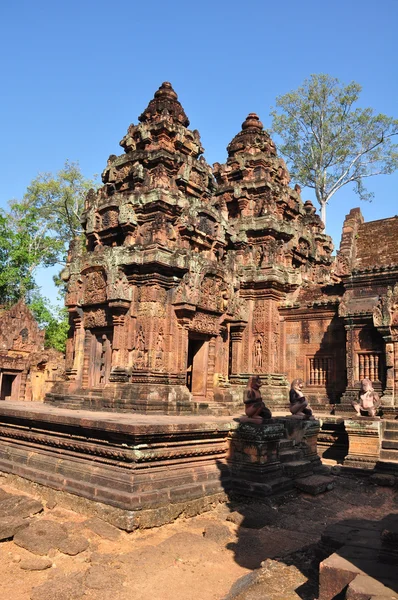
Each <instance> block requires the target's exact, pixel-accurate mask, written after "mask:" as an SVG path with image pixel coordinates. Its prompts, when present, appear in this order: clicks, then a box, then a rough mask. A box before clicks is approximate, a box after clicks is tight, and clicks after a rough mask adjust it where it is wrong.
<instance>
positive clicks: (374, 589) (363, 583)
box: [346, 574, 398, 600]
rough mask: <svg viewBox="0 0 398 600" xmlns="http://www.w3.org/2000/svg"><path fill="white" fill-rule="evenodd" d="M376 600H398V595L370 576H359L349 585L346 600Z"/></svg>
mask: <svg viewBox="0 0 398 600" xmlns="http://www.w3.org/2000/svg"><path fill="white" fill-rule="evenodd" d="M375 598H379V599H380V598H388V599H389V600H392V599H393V598H394V599H396V600H398V595H397V594H396V593H395V592H394V591H393V590H391V589H390V588H387V587H386V586H385V585H383V584H382V583H380V581H377V579H374V578H373V577H369V575H362V574H361V575H357V576H356V577H355V579H354V580H353V581H351V583H350V584H349V585H348V588H347V592H346V600H370V599H371V600H375Z"/></svg>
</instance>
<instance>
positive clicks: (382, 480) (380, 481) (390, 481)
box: [369, 473, 397, 487]
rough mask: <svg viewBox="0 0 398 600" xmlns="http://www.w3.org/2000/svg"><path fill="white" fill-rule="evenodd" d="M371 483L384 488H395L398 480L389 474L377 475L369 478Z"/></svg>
mask: <svg viewBox="0 0 398 600" xmlns="http://www.w3.org/2000/svg"><path fill="white" fill-rule="evenodd" d="M369 481H370V483H374V484H375V485H380V486H382V487H394V485H395V483H396V481H397V480H396V478H395V477H394V475H389V474H388V473H375V474H374V475H371V476H370V477H369Z"/></svg>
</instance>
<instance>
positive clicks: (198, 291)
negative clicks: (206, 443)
mask: <svg viewBox="0 0 398 600" xmlns="http://www.w3.org/2000/svg"><path fill="white" fill-rule="evenodd" d="M188 127H189V120H188V118H187V116H186V114H185V112H184V109H183V108H182V106H181V104H180V102H179V101H178V99H177V94H176V93H175V92H174V90H173V88H172V87H171V85H170V84H169V83H163V84H162V86H161V87H160V88H159V90H158V91H157V92H156V93H155V97H154V99H153V100H151V101H150V103H149V105H148V107H147V108H146V109H145V110H144V112H143V113H142V114H141V116H140V117H139V124H138V125H130V127H129V128H128V131H127V134H126V135H125V137H124V138H123V139H122V141H121V142H120V144H121V146H122V148H123V150H124V153H123V154H122V155H121V156H114V155H111V156H110V157H109V159H108V164H107V166H106V168H105V170H104V172H103V174H102V179H103V184H104V185H103V187H101V188H100V189H99V190H98V192H96V193H95V192H94V191H91V192H90V193H89V194H88V196H87V200H86V206H85V210H84V213H83V216H82V222H83V225H84V227H85V232H86V248H85V249H84V250H83V251H81V250H80V249H79V247H78V244H75V245H74V246H72V247H71V251H70V257H69V262H68V266H67V268H66V269H65V270H64V272H63V277H64V279H65V280H66V281H68V294H67V298H66V304H67V306H68V309H69V314H70V323H71V333H70V338H69V340H68V346H67V357H66V375H67V380H66V381H65V382H62V383H57V384H56V385H55V387H54V388H53V391H52V393H51V394H49V395H48V396H47V401H48V402H52V403H54V404H57V405H59V406H63V407H65V408H67V407H69V408H88V409H100V410H117V411H123V410H124V411H138V412H148V413H150V412H151V413H153V412H158V413H166V414H181V413H208V414H209V413H210V414H219V415H222V414H225V415H228V414H233V413H236V412H237V411H239V410H240V407H241V406H242V399H243V392H244V388H245V386H246V383H247V380H248V378H249V376H250V375H251V374H260V375H261V377H262V378H263V380H264V387H263V397H264V399H265V400H266V403H267V404H268V405H269V406H270V407H271V408H272V407H274V408H275V407H280V408H282V407H283V406H284V405H287V397H288V389H289V382H290V381H291V380H292V379H293V378H295V377H301V378H303V379H304V381H305V383H306V392H307V394H306V395H308V396H309V397H310V399H311V401H312V403H313V404H318V405H324V406H325V408H326V410H327V411H330V405H337V409H336V410H337V411H339V410H340V411H343V412H344V411H345V410H351V407H350V402H351V399H352V398H353V397H354V396H355V395H356V394H357V391H358V388H359V381H360V380H361V379H363V378H369V379H371V380H372V381H373V383H374V387H375V388H376V389H377V390H378V391H379V392H380V393H382V395H383V399H382V400H383V405H384V406H385V407H386V410H387V411H390V412H391V413H393V412H394V410H395V408H394V407H396V406H397V405H398V283H397V282H398V217H394V218H391V219H385V220H382V221H376V222H372V223H364V222H363V218H362V216H361V213H360V211H359V209H354V210H352V211H351V212H350V214H349V215H348V216H347V218H346V221H345V224H344V229H343V235H342V242H341V246H340V250H339V252H338V255H337V259H335V258H334V257H333V256H332V250H333V245H332V241H331V238H330V237H329V236H328V235H326V234H325V233H324V225H323V223H322V221H321V219H320V217H319V216H318V215H317V214H316V211H315V208H314V206H313V205H312V203H311V202H310V201H307V202H303V201H302V199H301V196H300V188H299V186H297V185H296V186H295V187H294V189H292V188H291V187H289V180H290V178H289V174H288V172H287V169H286V165H285V163H284V161H283V160H282V159H281V158H279V157H278V156H277V152H276V149H275V145H274V143H273V142H272V140H271V139H270V137H269V135H268V133H267V132H266V131H265V130H264V129H263V125H262V123H261V122H260V120H259V118H258V117H257V115H255V114H253V113H252V114H249V115H248V117H247V118H246V120H245V121H244V123H243V124H242V130H241V131H240V132H239V133H237V135H236V136H235V137H234V138H233V140H232V141H231V142H230V144H229V145H228V148H227V150H228V158H227V161H226V163H225V164H219V163H215V165H214V166H213V169H212V168H211V167H210V166H209V165H208V164H207V163H206V161H205V159H204V157H203V148H202V146H201V142H200V137H199V133H198V131H197V130H191V129H189V128H188ZM374 240H377V243H374ZM315 408H316V407H315ZM318 408H319V406H318Z"/></svg>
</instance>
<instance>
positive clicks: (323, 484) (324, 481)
mask: <svg viewBox="0 0 398 600" xmlns="http://www.w3.org/2000/svg"><path fill="white" fill-rule="evenodd" d="M294 485H295V486H296V487H297V488H298V489H299V490H301V491H302V492H306V493H307V494H312V495H313V496H316V495H317V494H321V493H322V492H326V491H329V490H332V489H333V488H334V486H335V481H334V478H333V477H327V476H325V475H310V476H309V477H304V478H300V479H295V481H294Z"/></svg>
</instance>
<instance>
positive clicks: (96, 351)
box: [89, 331, 112, 387]
mask: <svg viewBox="0 0 398 600" xmlns="http://www.w3.org/2000/svg"><path fill="white" fill-rule="evenodd" d="M90 358H91V359H90V369H89V386H90V387H98V386H100V385H104V384H105V383H107V382H108V380H109V375H110V372H111V364H112V334H111V332H110V331H96V332H93V333H92V338H91V357H90Z"/></svg>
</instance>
